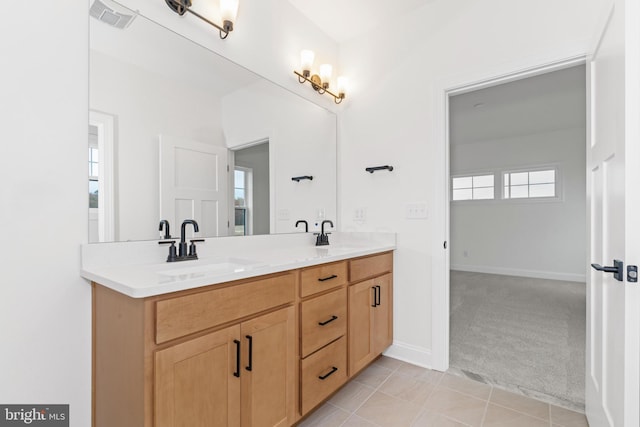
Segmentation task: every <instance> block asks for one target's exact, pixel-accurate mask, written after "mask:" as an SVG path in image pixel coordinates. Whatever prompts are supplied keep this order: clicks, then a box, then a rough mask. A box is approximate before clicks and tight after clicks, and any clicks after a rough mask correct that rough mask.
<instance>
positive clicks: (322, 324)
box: [318, 315, 338, 326]
mask: <svg viewBox="0 0 640 427" xmlns="http://www.w3.org/2000/svg"><path fill="white" fill-rule="evenodd" d="M337 318H338V316H335V315H334V316H331V319H329V320H325V321H324V322H318V325H320V326H324V325H328V324H329V323H331V322H333V321H334V320H336V319H337Z"/></svg>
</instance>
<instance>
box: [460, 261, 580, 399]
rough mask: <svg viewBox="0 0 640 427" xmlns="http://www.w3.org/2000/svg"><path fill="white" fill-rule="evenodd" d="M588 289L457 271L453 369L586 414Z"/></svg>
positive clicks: (578, 286)
mask: <svg viewBox="0 0 640 427" xmlns="http://www.w3.org/2000/svg"><path fill="white" fill-rule="evenodd" d="M585 298H586V287H585V284H584V283H580V282H565V281H556V280H544V279H531V278H525V277H514V276H502V275H495V274H484V273H468V272H461V271H452V272H451V342H450V344H451V346H450V365H451V368H452V369H451V370H452V371H453V372H457V373H458V374H463V375H466V376H468V377H470V378H473V379H475V380H479V381H483V382H486V383H489V384H493V385H497V386H499V387H501V388H505V389H507V390H511V391H514V392H518V393H521V394H524V395H527V396H530V397H534V398H537V399H540V400H545V401H547V402H550V403H553V404H555V405H559V406H564V407H567V408H570V409H574V410H579V411H584V358H585V354H584V349H585V319H586V314H585V309H586V299H585Z"/></svg>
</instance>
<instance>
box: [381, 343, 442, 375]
mask: <svg viewBox="0 0 640 427" xmlns="http://www.w3.org/2000/svg"><path fill="white" fill-rule="evenodd" d="M383 354H384V355H385V356H388V357H391V358H393V359H398V360H402V361H403V362H407V363H411V364H412V365H417V366H421V367H423V368H429V369H431V350H429V349H427V348H423V347H418V346H415V345H411V344H407V343H404V342H400V341H394V342H393V344H391V347H389V348H387V349H386V350H385V352H384V353H383Z"/></svg>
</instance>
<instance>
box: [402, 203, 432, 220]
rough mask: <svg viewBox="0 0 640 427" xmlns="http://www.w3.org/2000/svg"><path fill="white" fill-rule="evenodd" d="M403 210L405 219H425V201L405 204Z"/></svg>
mask: <svg viewBox="0 0 640 427" xmlns="http://www.w3.org/2000/svg"><path fill="white" fill-rule="evenodd" d="M405 211H406V215H405V216H406V218H407V219H427V204H426V203H410V204H408V205H406V209H405Z"/></svg>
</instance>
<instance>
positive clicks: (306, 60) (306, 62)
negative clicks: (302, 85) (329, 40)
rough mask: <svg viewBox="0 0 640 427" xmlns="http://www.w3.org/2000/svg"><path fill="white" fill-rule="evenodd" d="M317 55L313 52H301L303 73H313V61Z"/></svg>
mask: <svg viewBox="0 0 640 427" xmlns="http://www.w3.org/2000/svg"><path fill="white" fill-rule="evenodd" d="M314 57H315V54H314V53H313V51H312V50H303V51H302V52H300V66H301V67H302V72H303V73H305V72H307V73H306V74H309V72H310V71H311V67H312V66H313V59H314Z"/></svg>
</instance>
